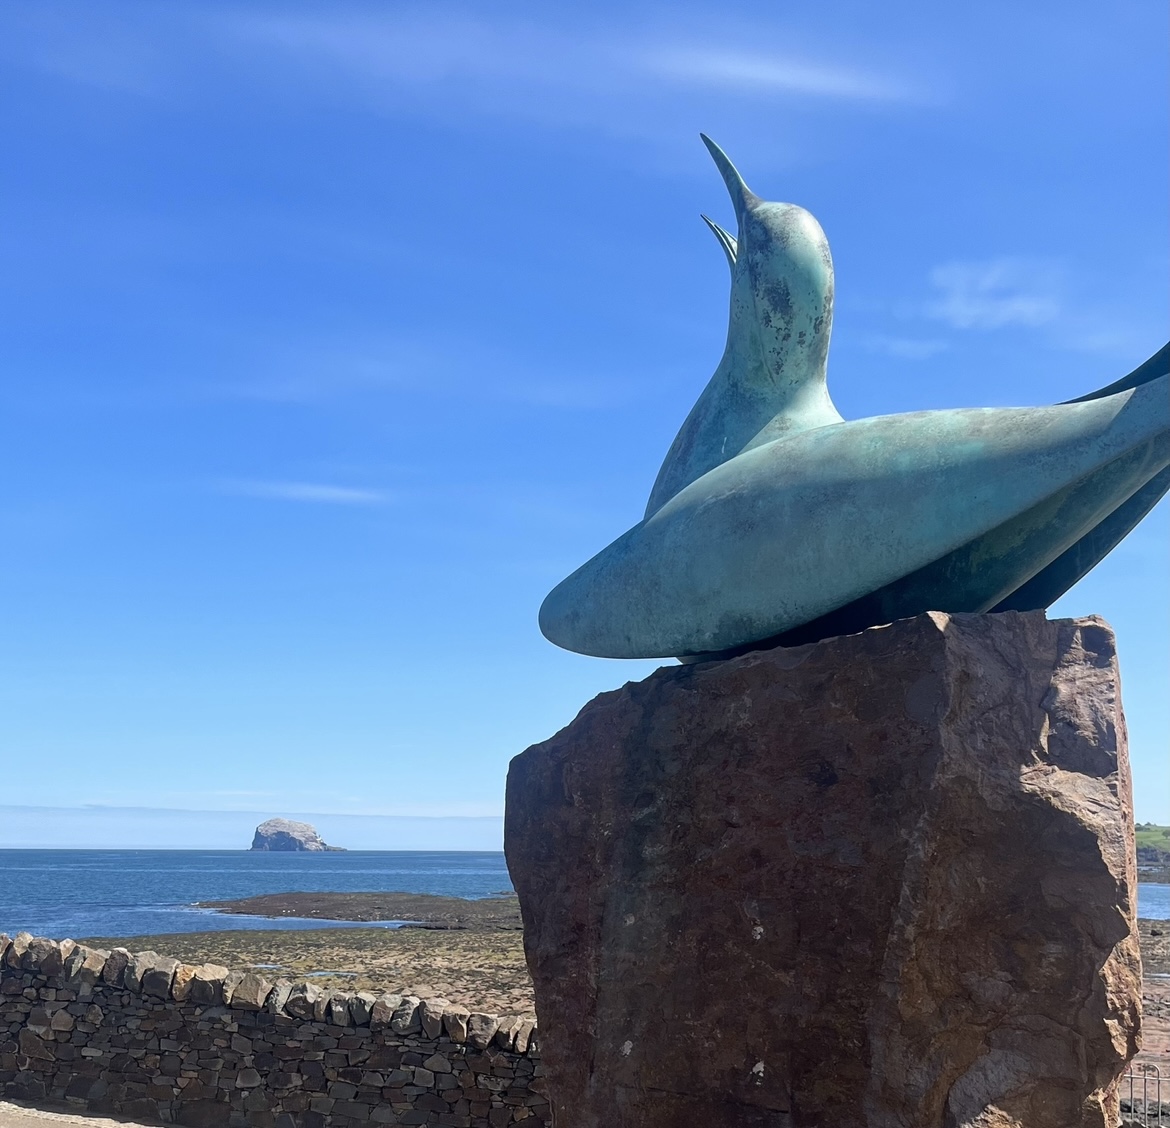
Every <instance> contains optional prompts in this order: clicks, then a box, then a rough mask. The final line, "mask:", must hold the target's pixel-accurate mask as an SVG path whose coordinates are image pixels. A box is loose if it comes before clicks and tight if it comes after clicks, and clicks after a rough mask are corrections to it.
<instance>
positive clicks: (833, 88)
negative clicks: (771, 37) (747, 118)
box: [639, 46, 911, 101]
mask: <svg viewBox="0 0 1170 1128" xmlns="http://www.w3.org/2000/svg"><path fill="white" fill-rule="evenodd" d="M639 61H640V63H641V66H642V68H643V69H644V71H645V72H646V73H647V74H648V75H652V76H655V77H658V78H660V79H663V80H666V81H672V82H679V83H686V84H693V85H697V86H710V87H720V88H723V89H725V90H733V91H740V92H742V93H745V94H769V93H783V94H801V95H808V96H812V97H821V98H836V99H852V100H861V101H873V100H879V101H890V100H900V99H904V98H907V97H909V96H910V95H911V91H910V89H909V87H908V86H907V85H906V84H905V83H903V82H901V81H897V80H892V79H888V78H881V77H878V76H875V75H870V74H866V73H864V72H862V71H858V70H853V69H849V68H846V67H841V66H833V65H826V64H822V63H816V62H812V61H809V60H806V59H795V58H787V57H784V56H779V55H767V54H750V53H744V52H740V51H727V50H719V49H711V48H709V47H693V46H684V47H672V48H666V49H656V50H651V51H647V52H645V53H643V54H642V55H641V56H640V57H639Z"/></svg>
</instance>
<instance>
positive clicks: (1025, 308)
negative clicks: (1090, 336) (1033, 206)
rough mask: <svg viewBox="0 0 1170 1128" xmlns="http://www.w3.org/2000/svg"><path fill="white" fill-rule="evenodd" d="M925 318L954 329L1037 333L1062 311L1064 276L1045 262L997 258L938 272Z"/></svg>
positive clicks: (950, 265)
mask: <svg viewBox="0 0 1170 1128" xmlns="http://www.w3.org/2000/svg"><path fill="white" fill-rule="evenodd" d="M930 284H931V286H932V287H933V289H934V290H935V294H936V296H935V297H934V298H933V299H932V300H931V301H929V302H928V303H927V305H926V310H925V312H926V314H927V315H928V316H929V317H932V318H934V319H936V320H939V321H943V322H945V323H946V324H947V325H949V326H951V328H952V329H1002V328H1005V327H1007V326H1024V327H1030V328H1035V327H1037V326H1041V325H1048V324H1051V323H1052V322H1054V321H1056V320H1057V318H1059V317H1060V315H1061V312H1062V302H1061V291H1062V289H1063V272H1062V271H1061V270H1060V269H1059V268H1058V267H1057V266H1056V265H1055V264H1054V263H1052V262H1048V261H1045V260H1041V259H1025V258H997V259H990V260H987V261H983V262H950V263H945V264H944V265H942V266H937V267H935V269H934V270H932V271H931V273H930Z"/></svg>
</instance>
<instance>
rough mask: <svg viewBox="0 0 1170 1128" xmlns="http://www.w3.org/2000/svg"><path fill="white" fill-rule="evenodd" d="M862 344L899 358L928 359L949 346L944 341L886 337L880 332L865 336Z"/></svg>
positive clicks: (872, 350)
mask: <svg viewBox="0 0 1170 1128" xmlns="http://www.w3.org/2000/svg"><path fill="white" fill-rule="evenodd" d="M864 344H865V347H866V348H867V349H869V350H870V351H871V352H876V353H884V354H885V355H886V356H893V357H897V358H898V359H899V360H929V359H930V358H931V357H932V356H938V354H939V353H941V352H945V351H946V350H947V349H948V348H949V347H950V346H949V345H948V344H947V342H946V341H939V340H933V339H930V340H924V339H919V338H915V337H888V336H885V335H884V334H880V333H879V334H874V335H872V336H869V337H866V338H865V341H864Z"/></svg>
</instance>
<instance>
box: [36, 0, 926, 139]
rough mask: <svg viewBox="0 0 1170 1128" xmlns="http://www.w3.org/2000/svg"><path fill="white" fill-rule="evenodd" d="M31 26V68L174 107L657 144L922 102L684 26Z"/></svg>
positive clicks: (447, 13)
mask: <svg viewBox="0 0 1170 1128" xmlns="http://www.w3.org/2000/svg"><path fill="white" fill-rule="evenodd" d="M26 22H28V23H29V25H30V27H29V29H28V34H27V37H26V38H27V42H25V43H24V44H23V46H22V49H21V53H20V54H21V57H22V58H23V60H24V62H25V65H29V64H31V65H33V66H36V67H38V68H40V69H43V70H49V71H52V72H53V73H55V74H57V75H60V76H64V77H68V78H70V79H72V80H74V81H77V82H83V83H86V84H89V85H93V86H96V87H102V88H124V89H127V90H133V91H134V92H135V93H137V94H150V95H153V96H155V97H161V98H167V99H171V100H173V99H176V98H181V99H187V98H191V97H193V96H194V97H198V96H201V92H204V91H209V90H215V89H220V88H222V86H223V78H224V77H225V67H226V68H227V71H229V72H236V73H238V74H243V75H244V76H246V80H247V81H248V83H249V84H255V85H256V86H257V87H259V88H262V89H264V90H265V91H266V92H267V93H268V94H276V95H277V96H278V97H289V98H294V99H297V100H306V99H307V100H312V101H322V100H324V101H329V102H335V101H337V100H339V99H341V100H344V101H347V102H351V103H352V102H357V103H361V104H362V105H364V106H365V107H367V108H371V109H373V110H375V111H376V112H385V113H389V114H393V115H395V116H411V117H417V116H420V115H421V116H426V117H439V118H444V119H449V118H451V117H452V116H453V115H458V116H459V118H460V119H461V120H465V119H466V118H467V116H468V115H475V116H477V117H481V116H484V115H488V116H495V117H505V118H512V119H516V120H521V121H525V120H527V121H544V122H548V123H555V124H557V125H558V126H560V127H562V128H563V127H565V126H575V127H587V128H592V129H599V130H602V131H604V132H606V133H607V134H623V135H643V134H648V135H653V134H655V133H659V132H661V131H662V129H663V127H664V124H665V123H667V122H674V121H676V120H677V115H678V101H679V99H685V98H688V97H701V98H703V99H704V100H705V101H704V105H705V107H706V111H707V114H708V115H710V113H712V112H713V111H714V109H715V104H716V102H717V101H722V102H723V103H724V104H727V105H730V106H734V108H735V109H736V111H737V112H739V111H742V110H743V109H744V108H746V107H748V106H750V104H751V103H753V102H754V103H757V104H760V105H763V106H767V105H770V104H774V103H775V102H776V101H777V99H785V98H791V97H799V98H803V99H809V98H813V99H823V100H826V101H832V102H836V103H842V102H857V103H873V102H886V103H889V102H898V101H905V100H907V99H911V100H914V99H916V98H917V94H916V91H915V89H914V88H913V87H912V85H911V84H910V83H909V82H908V81H907V80H906V79H904V78H902V77H900V76H899V75H897V74H895V73H893V72H892V70H891V71H886V72H883V68H882V67H881V65H880V64H874V65H872V66H870V65H866V66H864V67H859V66H855V65H851V64H848V63H845V62H843V61H842V60H841V59H839V58H834V55H835V54H836V52H835V51H834V50H833V47H832V46H831V45H826V46H825V47H823V48H815V47H814V48H812V49H810V50H808V51H807V52H794V51H785V52H772V51H767V50H756V51H744V50H743V49H742V47H741V46H740V45H739V44H740V43H742V38H741V36H740V35H739V34H738V32H737V29H735V28H729V29H728V31H727V32H726V34H725V35H723V36H718V35H715V36H712V35H710V34H709V31H708V30H707V29H704V30H703V31H702V32H700V31H699V30H698V29H697V28H687V27H686V24H685V22H680V21H678V20H674V21H672V22H671V23H670V24H669V25H657V26H654V25H645V24H644V25H643V26H640V27H634V26H631V27H629V28H627V29H626V30H625V33H624V34H623V35H622V36H615V35H613V34H611V32H610V30H609V29H608V28H603V27H599V26H598V25H597V24H596V23H591V22H589V21H588V20H587V19H573V20H569V19H566V18H563V17H554V16H550V18H548V19H545V20H541V21H534V20H531V19H529V20H517V19H511V20H509V19H506V18H497V19H491V20H487V19H483V18H480V17H479V15H478V14H477V12H476V11H475V9H467V10H465V11H460V10H459V8H458V7H453V6H443V7H442V8H431V9H420V8H419V7H416V6H385V7H382V8H371V7H364V8H362V7H356V8H355V7H328V8H326V7H322V8H320V9H318V10H316V11H311V12H309V13H307V14H306V12H305V10H304V9H300V10H299V11H296V12H290V11H288V10H287V9H286V10H284V11H281V10H280V8H279V7H276V8H272V7H268V8H264V7H255V6H253V7H246V6H243V7H240V8H236V9H231V8H227V9H225V8H216V7H209V8H207V9H204V10H200V9H198V8H190V9H182V8H179V9H174V10H170V9H168V10H166V11H164V12H163V13H161V14H160V17H159V18H158V19H156V20H152V21H150V23H149V24H148V25H147V24H142V23H141V22H139V23H132V22H131V21H128V20H121V21H119V20H118V19H116V18H115V19H105V20H103V21H95V24H97V25H100V27H101V34H100V35H99V34H89V35H80V34H74V33H71V32H70V30H69V28H70V25H69V23H68V21H65V27H64V32H63V34H54V35H51V36H50V35H46V34H45V33H44V28H43V27H38V26H36V24H37V21H34V20H29V21H26ZM574 25H576V26H574ZM771 30H772V31H773V32H774V31H775V30H776V29H775V28H774V27H773V28H772V29H771ZM765 38H766V36H765ZM773 38H774V36H773ZM213 80H214V81H213Z"/></svg>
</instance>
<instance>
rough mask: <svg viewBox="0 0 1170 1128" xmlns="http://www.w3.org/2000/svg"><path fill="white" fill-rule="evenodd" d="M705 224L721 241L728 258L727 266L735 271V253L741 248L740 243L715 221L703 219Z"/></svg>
mask: <svg viewBox="0 0 1170 1128" xmlns="http://www.w3.org/2000/svg"><path fill="white" fill-rule="evenodd" d="M702 219H703V222H704V223H705V224H706V225H707V226H708V227H709V228H711V232H712V234H713V235H714V236H715V238H716V239H718V240H719V245H720V246H721V247H722V248H723V253H724V254H725V255H726V256H727V265H728V266H730V267H731V269H732V271H734V270H735V252H736V251H737V250H738V248H739V243H738V242H737V241H736V238H735V236H734V235H729V234H728V233H727V232H726V231H724V230H723V228H722V227H720V226H719V224H717V223H716V222H715V221H714V220H713V219H709V218H708V217H707V216H703V217H702Z"/></svg>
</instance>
